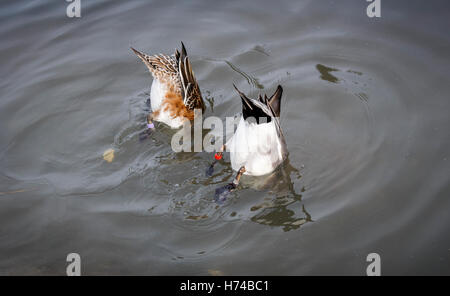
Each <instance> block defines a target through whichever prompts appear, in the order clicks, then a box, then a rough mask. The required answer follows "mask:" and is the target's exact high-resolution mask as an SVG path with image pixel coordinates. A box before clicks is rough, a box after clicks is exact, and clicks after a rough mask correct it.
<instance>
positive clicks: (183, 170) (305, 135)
mask: <svg viewBox="0 0 450 296" xmlns="http://www.w3.org/2000/svg"><path fill="white" fill-rule="evenodd" d="M66 5H67V2H65V1H2V2H1V4H0V37H1V40H2V42H1V43H0V58H1V68H0V73H1V77H2V78H1V80H0V89H1V94H0V274H1V275H10V274H14V275H17V274H20V275H22V274H27V275H28V274H31V275H41V274H58V275H64V274H65V272H66V266H67V264H68V263H67V262H66V256H67V254H69V253H73V252H75V253H79V254H80V256H81V261H82V274H91V275H97V274H114V275H116V274H122V275H131V274H145V275H208V274H224V275H249V274H255V275H324V274H332V275H341V274H349V275H365V272H366V267H367V265H368V263H367V262H366V257H367V255H368V254H369V253H372V252H376V253H378V254H380V256H381V260H382V264H381V267H382V274H386V275H388V274H446V275H450V235H449V233H450V214H449V211H450V199H449V194H450V182H449V180H450V154H449V151H450V133H449V130H448V129H449V127H450V117H449V112H450V99H449V95H448V93H449V92H450V78H449V73H448V71H449V69H450V58H449V56H450V35H449V33H448V29H449V28H450V26H449V21H448V15H449V8H450V6H449V4H448V1H386V0H382V17H381V18H378V19H377V18H368V17H367V15H366V6H367V5H368V2H366V1H363V0H349V1H328V0H321V1H265V2H263V1H258V2H253V3H251V2H246V3H242V1H227V2H226V3H224V2H216V1H183V2H181V1H180V2H174V1H145V2H144V1H92V0H85V1H83V0H81V5H82V6H81V8H82V16H81V18H79V19H71V18H68V17H67V16H66V12H65V10H66ZM181 40H182V41H184V42H185V44H186V46H187V49H188V53H189V55H190V57H191V62H192V64H193V68H194V71H195V74H196V76H197V79H198V81H199V84H200V87H201V89H202V93H203V95H204V97H205V99H206V101H207V102H206V105H207V106H208V108H207V111H206V115H205V116H210V115H215V116H219V117H220V118H225V117H226V116H234V115H236V114H238V113H239V112H240V111H241V102H240V99H239V98H238V96H237V94H236V92H235V91H234V89H233V87H232V84H233V83H235V84H236V85H237V86H238V87H239V88H240V89H241V90H242V91H244V92H245V93H248V94H249V95H250V96H257V95H258V94H259V93H267V94H268V95H270V94H271V93H273V91H274V90H275V88H276V86H277V85H278V84H282V85H283V87H284V94H283V101H282V107H281V124H282V127H283V130H284V134H285V137H286V141H287V145H288V149H289V152H290V154H289V159H288V161H287V162H286V163H285V164H284V165H283V167H281V168H280V169H279V170H277V171H276V172H275V173H274V174H273V175H271V176H266V177H260V178H251V177H244V178H243V179H242V186H241V187H240V188H239V190H237V191H235V192H233V193H232V194H231V195H230V196H229V197H228V199H227V200H226V201H225V202H224V203H223V204H218V203H216V202H215V200H214V192H215V189H216V188H217V187H219V186H222V185H224V184H226V183H227V182H230V181H231V180H232V178H233V176H234V172H233V171H232V169H231V166H230V164H229V156H228V155H225V157H224V161H223V162H221V163H219V164H218V165H217V167H216V171H215V174H214V175H213V176H212V177H207V176H205V170H206V168H207V167H208V165H209V163H210V162H211V161H212V160H213V154H212V153H206V152H199V153H175V152H173V151H172V149H171V147H170V141H171V137H172V135H173V134H174V133H175V131H172V130H170V129H169V128H167V127H164V126H163V125H158V129H157V131H156V132H154V133H153V134H152V135H151V136H150V137H149V138H148V139H146V140H145V141H142V142H141V141H139V134H140V133H141V132H142V131H144V130H145V117H146V114H147V112H148V111H149V110H148V107H147V105H146V101H147V99H148V98H149V92H150V85H151V76H150V75H149V73H148V71H147V70H146V69H145V66H144V65H143V64H142V63H141V61H139V60H138V59H137V57H136V56H135V55H134V54H133V53H132V52H131V50H130V49H129V47H130V46H133V47H135V48H137V49H139V50H143V51H145V52H147V53H152V54H154V53H160V52H161V53H167V54H171V53H173V51H174V49H175V48H177V47H179V44H180V41H181ZM107 149H114V150H115V155H114V156H115V157H114V160H113V161H112V162H110V163H109V162H107V161H105V160H104V159H103V156H102V155H103V153H104V151H106V150H107ZM264 184H265V186H263V185H264ZM267 184H269V186H268V185H267Z"/></svg>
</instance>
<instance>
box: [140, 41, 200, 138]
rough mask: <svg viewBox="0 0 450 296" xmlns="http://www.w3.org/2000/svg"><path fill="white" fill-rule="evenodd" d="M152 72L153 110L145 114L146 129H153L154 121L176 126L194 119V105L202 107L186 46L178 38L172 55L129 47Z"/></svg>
mask: <svg viewBox="0 0 450 296" xmlns="http://www.w3.org/2000/svg"><path fill="white" fill-rule="evenodd" d="M131 49H132V50H133V51H134V53H135V54H136V55H137V56H138V57H139V58H140V59H141V60H142V61H143V62H144V64H145V65H146V66H147V68H148V70H149V71H150V73H151V74H152V76H153V83H152V87H151V92H150V103H151V107H152V113H150V114H149V115H148V116H147V127H148V129H149V130H150V129H154V128H155V126H154V124H153V121H159V122H163V123H165V124H167V125H168V126H170V127H171V128H179V127H181V126H182V125H183V123H184V122H185V121H186V120H193V119H194V109H202V111H204V109H205V104H204V102H203V98H202V94H201V92H200V87H199V86H198V83H197V80H196V79H195V76H194V72H193V71H192V66H191V63H190V62H189V58H188V56H187V52H186V48H185V46H184V44H183V42H181V52H180V51H178V49H177V50H176V51H175V54H174V55H171V56H168V55H165V54H157V55H147V54H145V53H142V52H140V51H138V50H136V49H134V48H132V47H131Z"/></svg>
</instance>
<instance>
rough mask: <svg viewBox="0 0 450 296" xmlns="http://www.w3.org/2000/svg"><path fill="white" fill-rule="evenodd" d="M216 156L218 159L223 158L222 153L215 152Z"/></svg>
mask: <svg viewBox="0 0 450 296" xmlns="http://www.w3.org/2000/svg"><path fill="white" fill-rule="evenodd" d="M214 158H215V159H217V160H221V159H222V153H216V154H214Z"/></svg>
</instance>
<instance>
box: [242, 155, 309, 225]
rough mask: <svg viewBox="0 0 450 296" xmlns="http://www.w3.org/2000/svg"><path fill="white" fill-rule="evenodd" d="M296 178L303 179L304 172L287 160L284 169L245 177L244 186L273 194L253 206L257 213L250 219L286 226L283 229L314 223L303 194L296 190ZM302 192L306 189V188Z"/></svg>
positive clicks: (260, 222)
mask: <svg viewBox="0 0 450 296" xmlns="http://www.w3.org/2000/svg"><path fill="white" fill-rule="evenodd" d="M291 176H294V177H295V179H297V180H298V179H300V178H301V174H300V172H299V170H298V169H296V168H294V167H293V166H292V165H291V164H290V163H289V160H287V161H286V162H285V163H284V164H283V165H282V166H281V167H280V168H278V169H277V170H276V171H275V172H273V173H272V174H270V175H268V176H263V177H249V178H246V180H244V179H243V180H242V184H243V186H249V187H250V188H252V189H256V190H261V191H263V190H268V193H269V194H270V195H271V197H266V198H264V201H263V202H260V203H258V204H256V205H254V206H252V207H251V208H250V211H251V212H256V214H255V215H254V216H252V217H251V218H250V220H251V221H253V222H256V223H259V224H262V225H267V226H276V227H282V229H283V231H290V230H293V229H298V228H299V227H300V226H302V225H304V224H305V223H308V222H312V221H313V220H312V218H311V215H310V214H309V213H308V212H307V210H306V208H305V205H304V204H303V203H302V194H301V193H297V192H296V190H295V182H294V181H292V179H291ZM300 191H301V192H305V187H302V189H301V190H300Z"/></svg>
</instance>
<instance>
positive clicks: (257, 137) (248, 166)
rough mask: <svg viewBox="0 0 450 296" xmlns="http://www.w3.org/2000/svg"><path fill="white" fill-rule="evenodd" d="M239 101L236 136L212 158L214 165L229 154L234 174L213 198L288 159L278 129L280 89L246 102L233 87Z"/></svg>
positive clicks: (242, 95)
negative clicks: (240, 181)
mask: <svg viewBox="0 0 450 296" xmlns="http://www.w3.org/2000/svg"><path fill="white" fill-rule="evenodd" d="M234 88H235V89H236V91H237V92H238V93H239V96H240V97H241V100H242V115H241V118H240V120H239V124H238V126H237V129H236V132H235V133H234V135H233V136H232V138H231V139H230V140H229V141H227V142H226V143H225V145H223V146H222V147H221V149H220V151H219V152H217V153H216V154H215V159H216V161H214V162H213V164H211V166H210V168H209V169H208V172H209V173H208V174H211V173H212V170H213V166H214V164H215V163H216V162H217V160H220V159H221V158H222V154H223V152H224V151H230V159H231V167H232V168H233V170H234V171H237V174H236V177H235V178H234V180H233V182H232V183H229V184H227V185H226V186H224V187H221V188H218V189H217V190H216V198H221V197H220V196H221V195H222V194H223V193H226V192H231V191H232V190H234V189H236V187H237V186H238V184H239V180H240V178H241V176H242V175H252V176H262V175H266V174H269V173H271V172H273V171H274V170H275V169H276V168H277V167H278V166H279V165H280V164H282V163H283V161H284V160H285V159H286V158H287V156H288V150H287V146H286V141H285V139H284V135H283V131H282V130H281V126H280V120H279V119H280V108H281V96H282V93H283V88H282V87H281V85H278V87H277V89H276V91H275V93H274V94H273V95H272V96H271V97H270V98H268V97H267V95H264V97H262V96H261V95H260V96H259V97H258V99H251V98H248V97H247V96H246V95H245V94H244V93H242V92H241V91H240V90H239V89H238V88H237V87H236V86H235V85H234Z"/></svg>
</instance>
